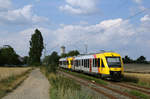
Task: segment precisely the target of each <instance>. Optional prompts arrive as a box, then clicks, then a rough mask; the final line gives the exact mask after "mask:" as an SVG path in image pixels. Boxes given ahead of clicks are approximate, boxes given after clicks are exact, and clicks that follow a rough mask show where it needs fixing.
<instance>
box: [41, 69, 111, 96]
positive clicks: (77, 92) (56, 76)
mask: <svg viewBox="0 0 150 99" xmlns="http://www.w3.org/2000/svg"><path fill="white" fill-rule="evenodd" d="M41 71H42V72H43V73H44V74H45V75H46V77H47V78H48V80H49V82H50V89H49V93H50V99H108V98H107V97H105V96H104V95H103V94H101V95H100V94H99V93H97V92H95V91H93V90H92V89H90V88H89V87H87V86H84V85H85V84H86V83H84V84H81V83H80V82H76V81H75V80H74V79H70V78H68V77H66V76H65V75H63V74H61V73H46V72H47V71H46V70H45V68H41Z"/></svg>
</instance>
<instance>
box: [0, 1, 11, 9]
mask: <svg viewBox="0 0 150 99" xmlns="http://www.w3.org/2000/svg"><path fill="white" fill-rule="evenodd" d="M11 6H12V4H11V0H0V11H1V10H7V9H9V8H10V7H11Z"/></svg>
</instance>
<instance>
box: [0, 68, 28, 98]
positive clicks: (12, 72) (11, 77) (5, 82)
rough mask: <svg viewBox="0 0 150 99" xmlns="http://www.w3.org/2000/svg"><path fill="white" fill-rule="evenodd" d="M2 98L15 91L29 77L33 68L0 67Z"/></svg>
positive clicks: (0, 95) (0, 91) (0, 93)
mask: <svg viewBox="0 0 150 99" xmlns="http://www.w3.org/2000/svg"><path fill="white" fill-rule="evenodd" d="M0 70H2V72H0V77H1V78H0V99H1V98H2V97H3V96H5V95H6V94H7V93H8V92H11V91H13V90H14V89H15V88H17V86H18V85H20V84H21V83H22V82H23V81H24V80H25V79H26V78H27V77H28V74H29V72H30V71H31V68H0Z"/></svg>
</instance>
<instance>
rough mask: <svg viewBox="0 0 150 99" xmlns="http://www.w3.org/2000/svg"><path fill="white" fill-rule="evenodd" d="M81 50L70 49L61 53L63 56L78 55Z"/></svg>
mask: <svg viewBox="0 0 150 99" xmlns="http://www.w3.org/2000/svg"><path fill="white" fill-rule="evenodd" d="M79 54H80V53H79V51H78V50H72V51H69V52H68V53H63V54H62V55H61V57H69V56H77V55H79Z"/></svg>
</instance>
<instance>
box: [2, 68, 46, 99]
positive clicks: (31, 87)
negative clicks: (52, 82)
mask: <svg viewBox="0 0 150 99" xmlns="http://www.w3.org/2000/svg"><path fill="white" fill-rule="evenodd" d="M3 99H49V82H48V80H47V79H46V77H45V76H44V75H43V74H42V73H41V72H40V70H39V69H36V70H33V71H32V72H31V73H30V75H29V77H28V78H27V79H26V80H25V81H24V82H23V83H22V84H21V86H19V87H18V88H17V89H16V90H14V91H13V92H12V93H10V94H8V95H7V96H5V97H4V98H3Z"/></svg>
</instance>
